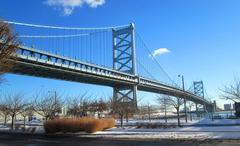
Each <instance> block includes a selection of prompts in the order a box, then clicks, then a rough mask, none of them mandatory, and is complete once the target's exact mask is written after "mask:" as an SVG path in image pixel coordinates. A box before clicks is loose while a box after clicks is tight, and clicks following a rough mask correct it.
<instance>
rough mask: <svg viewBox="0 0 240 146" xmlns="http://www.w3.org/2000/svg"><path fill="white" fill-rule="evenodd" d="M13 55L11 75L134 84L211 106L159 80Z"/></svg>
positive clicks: (38, 55)
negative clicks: (13, 64) (13, 65)
mask: <svg viewBox="0 0 240 146" xmlns="http://www.w3.org/2000/svg"><path fill="white" fill-rule="evenodd" d="M13 56H14V57H13V59H15V61H14V62H15V67H14V69H13V70H12V71H11V73H14V74H21V75H28V76H36V77H44V78H51V79H58V80H65V81H74V82H81V83H88V84H97V85H104V86H110V87H118V86H119V87H128V86H131V85H137V89H138V90H141V91H147V92H153V93H161V94H167V95H171V96H176V97H180V98H184V97H185V98H186V99H187V100H190V101H193V102H195V103H198V104H202V105H204V104H205V105H211V103H210V102H209V101H207V100H206V99H203V98H201V97H198V96H196V95H194V94H193V93H191V92H188V91H185V92H183V91H182V89H180V88H176V87H172V86H169V85H165V84H162V83H160V82H158V81H153V80H150V79H147V78H144V77H140V76H134V75H131V74H128V73H124V72H119V71H116V70H113V69H110V68H106V67H101V66H98V65H94V64H90V63H85V62H81V61H78V60H75V59H70V58H66V57H62V56H59V55H55V54H51V53H48V52H45V51H40V50H36V49H33V48H29V47H25V46H20V48H19V50H18V51H17V53H16V54H14V55H13Z"/></svg>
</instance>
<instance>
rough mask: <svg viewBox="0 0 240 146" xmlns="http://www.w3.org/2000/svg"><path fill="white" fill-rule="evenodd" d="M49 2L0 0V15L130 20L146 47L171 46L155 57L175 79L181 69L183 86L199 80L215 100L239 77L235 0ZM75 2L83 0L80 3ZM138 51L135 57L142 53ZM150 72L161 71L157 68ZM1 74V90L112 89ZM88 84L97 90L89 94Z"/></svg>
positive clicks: (60, 20)
mask: <svg viewBox="0 0 240 146" xmlns="http://www.w3.org/2000/svg"><path fill="white" fill-rule="evenodd" d="M50 1H51V2H50V3H48V4H47V2H46V1H41V0H34V1H32V0H25V1H19V0H2V1H1V5H0V17H1V18H3V19H5V20H9V21H17V22H25V23H33V24H45V25H57V26H69V27H71V26H72V27H102V26H114V25H121V24H128V23H130V22H134V23H135V26H136V30H137V32H138V33H139V34H140V35H141V36H142V37H143V39H144V41H145V42H146V44H147V45H148V47H149V48H150V49H151V51H154V50H156V49H158V48H167V49H168V50H170V52H169V53H165V54H161V55H159V56H156V59H157V60H158V61H159V62H160V64H161V65H162V66H163V68H164V69H165V70H166V71H167V72H168V74H169V75H170V76H171V78H172V79H174V80H175V81H176V82H178V83H179V79H178V78H177V75H178V74H183V75H184V76H185V79H186V84H187V86H190V84H191V83H192V81H198V80H203V81H204V84H205V88H206V90H207V92H208V94H209V95H210V96H212V97H214V99H217V98H218V96H219V90H218V89H219V88H221V87H222V86H223V85H224V84H226V83H229V82H231V81H232V80H233V78H234V76H239V73H240V68H239V67H238V66H239V58H240V49H239V48H240V44H239V40H240V35H239V34H240V27H239V26H240V19H239V16H240V9H239V5H240V1H238V0H231V1H229V0H105V2H103V3H98V4H96V5H94V4H93V3H91V0H90V1H89V0H83V1H78V0H71V1H73V4H72V5H66V4H64V7H62V6H60V4H59V3H54V0H50ZM76 2H83V3H82V5H81V6H80V3H76ZM100 2H101V0H100ZM54 4H55V6H53V5H54ZM64 11H65V13H64ZM136 49H137V48H136ZM138 52H140V54H138V56H142V55H145V56H147V55H146V54H141V51H139V50H137V53H138ZM149 59H150V58H149ZM153 70H154V69H153ZM153 74H154V75H155V76H161V75H160V74H159V75H158V73H157V72H156V71H153ZM5 77H6V80H7V82H6V83H5V84H3V85H1V86H2V87H1V90H11V91H22V92H24V93H27V96H31V95H32V94H33V93H34V92H35V91H37V90H39V89H40V88H43V89H46V90H57V91H61V92H64V93H66V94H80V93H82V92H84V91H86V90H88V91H89V94H93V95H94V96H97V95H101V96H108V95H110V94H111V88H107V87H100V86H93V85H86V84H80V83H71V82H65V81H54V80H48V79H42V78H33V77H26V76H18V75H6V76H5ZM96 87H97V88H96ZM93 89H97V91H96V92H94V93H93V92H92V90H93ZM62 90H64V91H62ZM140 96H143V97H145V100H148V98H147V97H149V99H152V98H154V96H155V95H151V94H145V93H144V94H143V93H141V95H140ZM150 97H151V98H150ZM149 102H150V101H149ZM223 102H224V101H222V103H223Z"/></svg>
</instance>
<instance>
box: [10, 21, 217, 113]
mask: <svg viewBox="0 0 240 146" xmlns="http://www.w3.org/2000/svg"><path fill="white" fill-rule="evenodd" d="M6 23H8V24H10V25H11V26H12V27H13V28H14V29H15V30H16V32H17V33H18V39H19V40H20V41H21V45H20V46H19V49H18V50H17V52H16V53H15V54H14V56H15V57H14V58H15V67H14V69H13V70H11V73H14V74H21V75H28V76H36V77H44V78H51V79H58V80H65V81H74V82H81V83H87V84H97V85H103V86H110V87H112V88H113V100H114V101H118V102H127V103H131V104H133V105H134V106H137V90H141V91H147V92H152V93H158V94H166V95H170V96H175V97H179V98H184V99H186V100H188V101H192V102H194V103H196V104H201V105H204V106H205V109H207V110H211V108H212V103H211V102H210V101H209V100H207V99H206V98H204V94H203V93H204V90H203V83H202V82H195V83H194V89H193V90H183V89H182V88H181V87H179V86H178V85H177V84H176V83H174V81H173V80H172V79H171V78H170V77H169V75H168V74H167V73H166V72H165V71H164V69H163V68H162V66H161V65H160V63H159V62H158V60H156V59H155V57H154V56H153V55H152V53H151V51H150V49H149V48H148V47H147V45H146V44H145V43H144V41H143V39H142V38H141V36H140V35H139V34H138V33H137V31H136V30H135V27H134V25H133V24H129V25H123V26H114V27H103V28H78V27H76V28H74V27H57V26H47V25H35V24H27V23H18V22H9V21H6ZM140 51H141V54H146V55H145V56H143V55H142V56H137V54H138V52H140ZM144 51H145V52H144ZM153 65H155V66H153ZM156 72H157V73H158V74H159V76H160V78H156V77H154V75H153V74H154V73H156Z"/></svg>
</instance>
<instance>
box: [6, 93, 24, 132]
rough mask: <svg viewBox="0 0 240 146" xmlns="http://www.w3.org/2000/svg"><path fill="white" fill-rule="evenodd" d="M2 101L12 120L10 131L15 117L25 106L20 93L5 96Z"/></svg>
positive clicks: (13, 126) (13, 125)
mask: <svg viewBox="0 0 240 146" xmlns="http://www.w3.org/2000/svg"><path fill="white" fill-rule="evenodd" d="M4 100H5V105H6V109H7V110H8V112H9V114H10V116H11V119H12V123H11V129H14V128H15V118H16V116H17V115H18V114H19V113H20V112H21V111H22V110H23V109H24V107H25V106H26V105H27V104H26V102H25V100H24V97H23V95H22V94H21V93H15V94H6V95H5V98H4Z"/></svg>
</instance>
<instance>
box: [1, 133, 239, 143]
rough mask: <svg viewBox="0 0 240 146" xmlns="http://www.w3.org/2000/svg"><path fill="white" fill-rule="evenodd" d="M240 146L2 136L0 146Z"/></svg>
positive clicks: (219, 141) (192, 141)
mask: <svg viewBox="0 0 240 146" xmlns="http://www.w3.org/2000/svg"><path fill="white" fill-rule="evenodd" d="M77 145H79V146H212V145H214V146H238V145H239V146H240V140H202V141H199V140H159V139H158V140H156V139H155V140H137V139H135V140H133V139H131V140H129V139H107V138H104V139H103V138H83V137H53V136H51V137H46V136H36V135H35V136H33V135H21V134H2V133H1V134H0V146H77Z"/></svg>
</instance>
